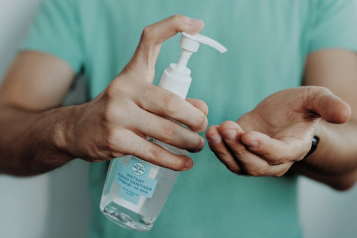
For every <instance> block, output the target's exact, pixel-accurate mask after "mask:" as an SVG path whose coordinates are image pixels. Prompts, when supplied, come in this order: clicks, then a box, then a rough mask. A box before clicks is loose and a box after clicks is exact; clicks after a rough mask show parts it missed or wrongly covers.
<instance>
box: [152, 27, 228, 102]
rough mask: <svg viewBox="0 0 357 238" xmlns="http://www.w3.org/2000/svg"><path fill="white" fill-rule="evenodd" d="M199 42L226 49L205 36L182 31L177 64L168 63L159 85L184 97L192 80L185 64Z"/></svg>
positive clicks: (223, 50) (217, 48)
mask: <svg viewBox="0 0 357 238" xmlns="http://www.w3.org/2000/svg"><path fill="white" fill-rule="evenodd" d="M201 43H203V44H206V45H209V46H211V47H213V48H215V49H216V50H218V51H219V52H221V53H224V52H226V51H227V49H226V48H225V47H224V46H223V45H221V44H219V43H218V42H217V41H215V40H212V39H210V38H208V37H206V36H203V35H200V34H196V35H189V34H187V33H185V32H182V37H181V40H180V46H181V47H182V50H181V55H180V59H179V61H178V63H177V64H170V67H169V68H167V69H165V71H164V73H163V75H162V77H161V80H160V83H159V87H161V88H164V89H167V90H169V91H171V92H173V93H176V94H177V95H179V96H180V97H182V98H186V95H187V92H188V89H189V87H190V84H191V81H192V78H191V77H190V75H191V70H190V69H188V68H187V67H186V65H187V62H188V60H189V59H190V57H191V55H192V52H197V50H198V48H199V47H200V44H201Z"/></svg>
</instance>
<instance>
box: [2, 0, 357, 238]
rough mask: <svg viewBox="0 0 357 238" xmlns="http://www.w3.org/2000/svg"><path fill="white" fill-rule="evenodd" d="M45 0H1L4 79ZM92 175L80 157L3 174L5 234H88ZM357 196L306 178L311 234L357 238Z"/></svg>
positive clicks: (6, 237)
mask: <svg viewBox="0 0 357 238" xmlns="http://www.w3.org/2000/svg"><path fill="white" fill-rule="evenodd" d="M39 2H40V0H0V82H1V79H2V77H3V75H4V74H5V71H6V69H7V68H8V66H9V65H10V63H11V61H12V60H13V58H14V56H15V54H16V48H17V47H18V46H19V44H20V43H21V41H22V40H23V38H24V36H25V35H26V32H27V28H28V25H29V24H30V21H31V19H32V18H33V16H34V14H35V11H36V9H37V6H38V3H39ZM356 30H357V29H356ZM78 95H79V96H78ZM83 95H84V93H83V81H81V80H80V81H79V85H78V86H77V88H76V92H72V94H71V95H69V100H68V101H71V102H80V101H81V100H83ZM0 113H1V112H0ZM87 177H88V164H87V163H85V162H83V161H80V160H76V161H73V162H71V163H69V164H67V165H65V166H64V167H62V168H60V169H57V170H55V171H53V172H51V173H48V174H45V175H42V176H38V177H33V178H25V179H19V178H14V177H10V176H4V175H0V237H2V238H48V237H51V238H67V237H68V238H70V237H76V238H83V237H85V236H86V232H87V226H88V225H87V224H88V220H89V214H90V206H89V198H88V196H89V195H88V184H87ZM356 198H357V187H356V186H355V188H354V189H352V190H350V191H349V192H346V193H338V192H335V191H333V190H331V189H329V188H327V187H325V186H323V185H320V184H318V183H315V182H313V181H311V180H308V179H306V178H301V179H300V181H299V206H300V217H301V223H302V226H303V228H304V230H305V237H306V238H320V237H321V238H336V237H339V238H355V237H357V199H356ZM98 209H99V204H98ZM272 216H274V214H272ZM276 225H277V227H279V224H276Z"/></svg>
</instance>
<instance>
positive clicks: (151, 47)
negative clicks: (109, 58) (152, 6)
mask: <svg viewBox="0 0 357 238" xmlns="http://www.w3.org/2000/svg"><path fill="white" fill-rule="evenodd" d="M202 29H203V22H202V21H201V20H196V19H192V18H189V17H186V16H182V15H174V16H171V17H169V18H166V19H164V20H162V21H160V22H157V23H155V24H152V25H150V26H147V27H145V29H144V30H143V32H142V35H141V39H140V42H139V45H138V47H137V49H136V51H135V53H134V56H133V58H132V59H131V60H130V62H129V64H128V65H127V66H128V68H130V69H133V70H134V71H135V72H138V73H139V74H140V75H141V76H144V77H146V79H147V80H148V81H149V82H150V83H152V81H153V72H154V70H155V63H156V60H157V56H158V55H159V51H160V47H161V43H163V42H164V41H166V40H167V39H169V38H171V37H173V36H174V35H176V34H177V33H178V32H186V33H188V34H193V35H194V34H197V33H198V32H200V31H201V30H202ZM148 73H151V74H150V75H151V76H150V77H148V75H149V74H148Z"/></svg>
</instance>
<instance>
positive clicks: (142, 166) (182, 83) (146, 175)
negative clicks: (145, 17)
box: [100, 32, 227, 231]
mask: <svg viewBox="0 0 357 238" xmlns="http://www.w3.org/2000/svg"><path fill="white" fill-rule="evenodd" d="M201 43H203V44H206V45H208V46H211V47H213V48H215V49H217V50H218V51H219V52H221V53H224V52H226V51H227V49H226V48H225V47H223V46H222V45H221V44H219V43H218V42H216V41H214V40H212V39H210V38H208V37H206V36H203V35H200V34H196V35H189V34H187V33H184V32H182V37H181V40H180V46H181V47H182V50H181V54H180V58H179V61H178V63H177V64H170V66H169V68H167V69H165V71H164V73H163V75H162V77H161V81H160V83H159V87H161V88H164V89H167V90H169V91H171V92H173V93H175V94H177V95H179V96H180V97H181V98H183V99H185V98H186V96H187V93H188V90H189V88H190V85H191V82H192V78H191V76H190V75H191V70H190V69H188V68H187V67H186V66H187V63H188V60H189V59H190V57H191V55H192V53H193V52H197V51H198V48H199V47H200V44H201ZM147 139H148V140H149V141H151V142H152V143H155V144H158V145H160V146H161V147H163V148H164V149H166V150H168V151H169V152H171V153H173V154H176V155H186V154H187V151H185V150H182V149H179V148H176V147H174V146H172V145H168V144H166V143H163V142H161V141H158V140H156V139H154V138H149V137H147ZM177 175H178V172H177V171H173V170H171V169H167V168H163V167H160V166H157V165H154V164H151V163H149V162H147V161H144V160H142V159H140V158H137V157H135V156H132V155H127V156H124V157H121V158H116V159H114V160H112V161H111V163H110V167H109V169H108V174H107V178H106V181H105V186H104V189H103V194H102V199H101V202H100V209H101V211H102V212H103V214H104V215H105V216H106V217H107V218H108V219H110V220H111V221H113V222H114V223H116V224H117V225H119V226H122V227H124V228H127V229H135V230H137V231H148V230H150V229H151V227H152V226H153V225H154V222H155V221H156V219H157V217H158V216H159V213H160V211H161V209H162V207H163V206H164V204H165V202H166V199H167V197H168V196H169V193H170V191H171V189H172V186H173V185H174V183H175V181H176V178H177ZM168 219H169V218H168Z"/></svg>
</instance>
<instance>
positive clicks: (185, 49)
mask: <svg viewBox="0 0 357 238" xmlns="http://www.w3.org/2000/svg"><path fill="white" fill-rule="evenodd" d="M201 43H203V44H206V45H208V46H211V47H213V48H215V49H216V50H218V51H219V52H221V53H224V52H226V51H227V49H226V48H225V47H224V46H223V45H221V44H220V43H218V42H217V41H215V40H212V39H211V38H208V37H207V36H203V35H200V34H196V35H190V34H187V33H185V32H182V37H181V40H180V46H181V47H182V51H181V55H180V59H179V61H178V63H177V69H179V70H183V69H185V68H186V65H187V62H188V60H189V59H190V57H191V55H192V52H197V50H198V48H199V47H200V44H201Z"/></svg>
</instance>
